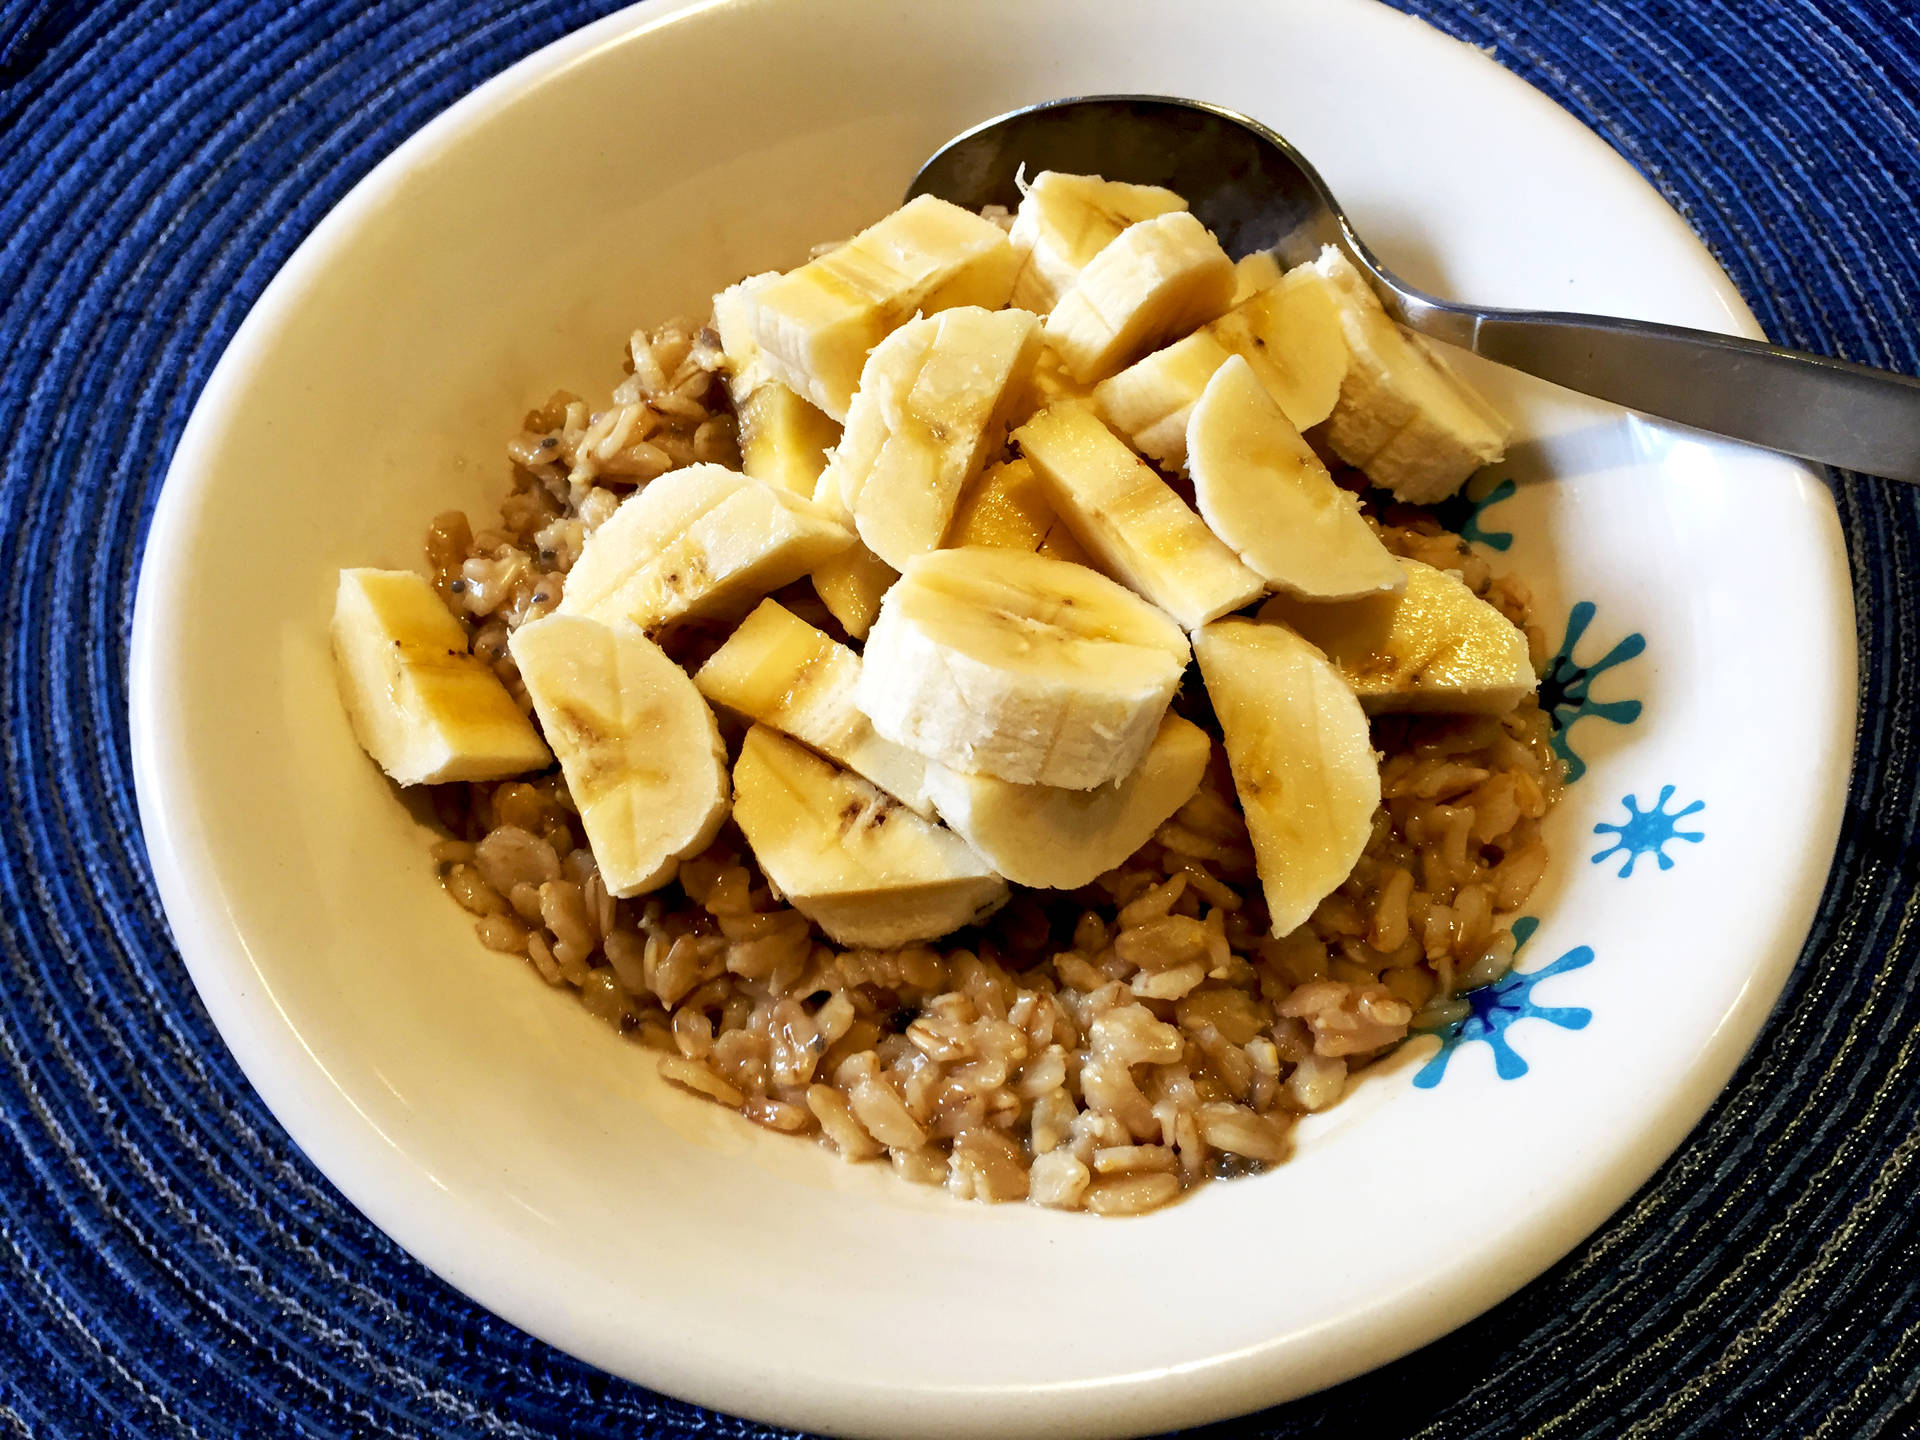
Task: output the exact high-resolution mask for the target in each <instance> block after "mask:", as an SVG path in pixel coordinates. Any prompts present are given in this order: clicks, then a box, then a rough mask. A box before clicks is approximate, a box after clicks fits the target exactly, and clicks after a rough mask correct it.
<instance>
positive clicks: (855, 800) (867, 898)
mask: <svg viewBox="0 0 1920 1440" xmlns="http://www.w3.org/2000/svg"><path fill="white" fill-rule="evenodd" d="M733 792H734V801H733V817H734V819H735V820H736V821H737V822H738V823H739V825H740V830H741V833H742V834H744V835H745V836H746V837H747V843H748V845H750V846H752V847H753V854H754V858H755V859H756V860H758V861H759V862H760V868H761V869H762V870H763V871H765V872H766V876H767V878H768V879H769V880H771V881H772V882H773V884H774V885H775V887H776V888H777V889H778V890H779V891H780V893H781V894H782V895H784V896H785V897H786V899H787V901H788V903H789V904H791V905H792V906H793V907H794V908H795V909H797V910H798V911H800V913H801V914H803V915H805V916H806V917H807V918H808V919H809V920H811V921H813V923H814V924H816V925H818V926H819V927H820V928H821V929H822V930H824V931H825V932H826V933H827V934H828V935H829V936H830V937H832V938H833V939H834V940H836V941H838V942H839V943H840V944H842V945H869V946H874V947H887V946H893V945H907V944H911V943H913V942H915V941H918V940H934V939H937V938H939V937H940V936H942V935H946V934H950V933H951V932H953V931H955V930H958V929H960V928H961V927H962V926H963V925H971V924H973V923H975V922H976V921H980V920H984V919H985V918H986V917H987V916H989V915H991V914H992V913H993V912H994V911H995V910H998V909H999V908H1000V907H1001V906H1002V905H1004V904H1005V903H1006V901H1007V893H1008V892H1007V882H1006V881H1005V880H1002V879H1001V878H1000V877H999V876H998V875H996V874H994V873H993V871H992V870H990V869H988V868H987V864H986V862H985V861H984V860H982V859H981V858H980V857H979V856H978V855H976V854H974V853H973V851H972V850H970V849H969V848H968V847H967V843H966V842H965V841H964V840H962V839H961V838H960V837H959V836H958V835H955V834H954V833H953V832H952V831H951V830H946V829H943V828H941V827H940V826H938V825H934V824H932V823H930V822H929V821H926V820H922V819H921V818H920V817H919V816H918V815H916V814H914V813H913V812H912V811H911V810H908V809H905V808H904V807H902V806H901V805H900V804H899V803H898V802H897V801H895V800H893V799H892V798H891V797H890V796H887V795H885V794H883V793H882V792H881V791H880V790H878V789H877V788H875V787H874V786H873V785H871V784H869V783H868V782H867V781H865V780H862V779H861V778H860V777H859V776H858V775H855V774H852V773H851V772H849V771H846V770H842V769H841V768H840V767H839V766H837V765H835V764H834V763H833V762H832V761H830V760H825V759H822V758H821V757H820V756H818V755H816V754H814V753H813V751H811V750H809V749H807V748H806V747H805V746H804V745H801V744H799V743H798V742H797V741H794V740H789V739H787V738H786V737H785V736H784V735H781V734H779V733H778V732H776V731H774V730H771V729H769V728H768V727H766V726H765V725H756V726H754V727H753V729H751V730H749V731H748V732H747V738H746V740H745V742H744V743H743V744H742V745H741V747H740V758H739V760H738V761H736V762H735V764H734V767H733Z"/></svg>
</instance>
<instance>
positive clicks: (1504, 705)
mask: <svg viewBox="0 0 1920 1440" xmlns="http://www.w3.org/2000/svg"><path fill="white" fill-rule="evenodd" d="M1398 563H1399V565H1400V568H1401V572H1402V574H1403V575H1404V576H1405V579H1406V585H1405V588H1404V589H1402V590H1401V591H1400V593H1399V594H1397V595H1380V596H1372V597H1369V598H1367V599H1364V600H1351V601H1348V602H1347V603H1345V604H1342V605H1311V604H1306V603H1303V602H1301V601H1298V600H1294V599H1291V598H1288V597H1281V596H1275V597H1274V598H1273V599H1272V600H1270V601H1268V602H1267V603H1266V604H1265V605H1264V606H1262V607H1261V610H1260V618H1261V619H1262V620H1279V621H1284V622H1285V623H1286V624H1288V625H1290V626H1292V627H1293V629H1295V630H1297V631H1299V632H1300V634H1301V635H1303V636H1305V637H1306V638H1307V639H1308V640H1310V641H1312V642H1313V643H1314V644H1315V645H1318V646H1319V647H1320V648H1321V650H1323V651H1325V652H1326V656H1327V659H1328V660H1330V661H1331V662H1332V663H1333V666H1334V668H1335V669H1337V670H1338V671H1339V672H1340V673H1341V675H1342V676H1344V677H1345V678H1346V681H1347V683H1348V684H1349V685H1351V686H1352V687H1353V692H1354V693H1355V694H1356V695H1358V696H1359V697H1360V704H1361V705H1362V706H1363V707H1364V708H1365V709H1366V710H1367V712H1368V713H1369V714H1373V715H1378V714H1381V713H1382V712H1385V711H1390V710H1414V711H1449V712H1460V713H1468V714H1477V715H1504V714H1506V713H1507V712H1508V711H1509V710H1511V709H1513V707H1514V706H1515V705H1518V704H1519V703H1520V701H1521V700H1522V699H1523V698H1525V697H1526V696H1528V695H1531V694H1533V692H1534V691H1535V690H1536V689H1537V688H1538V684H1539V682H1538V681H1537V679H1536V678H1535V676H1534V673H1533V662H1532V660H1531V659H1530V658H1529V657H1528V654H1527V637H1526V636H1525V635H1524V634H1522V633H1521V631H1520V628H1519V627H1518V626H1517V625H1515V624H1514V623H1513V622H1512V621H1511V620H1509V619H1507V617H1506V616H1504V615H1502V614H1501V613H1500V612H1499V611H1498V610H1496V609H1494V608H1493V606H1491V605H1489V604H1488V603H1487V602H1486V601H1485V600H1482V599H1481V598H1480V597H1479V596H1478V595H1476V594H1474V593H1473V591H1472V590H1470V589H1468V588H1467V585H1466V583H1465V582H1464V581H1463V580H1461V579H1460V577H1459V576H1458V575H1453V574H1450V573H1448V572H1447V571H1445V570H1436V569H1435V568H1434V567H1433V566H1431V565H1423V564H1422V563H1421V562H1420V561H1418V560H1401V561H1399V562H1398Z"/></svg>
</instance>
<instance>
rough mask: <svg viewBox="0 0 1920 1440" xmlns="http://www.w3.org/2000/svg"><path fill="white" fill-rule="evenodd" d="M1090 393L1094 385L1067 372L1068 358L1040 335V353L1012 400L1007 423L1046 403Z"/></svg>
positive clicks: (1019, 420) (1019, 421)
mask: <svg viewBox="0 0 1920 1440" xmlns="http://www.w3.org/2000/svg"><path fill="white" fill-rule="evenodd" d="M1092 394H1093V386H1091V385H1082V384H1081V383H1080V382H1079V381H1078V380H1076V379H1074V378H1073V376H1072V375H1071V374H1069V373H1068V372H1067V362H1066V361H1064V360H1062V359H1061V358H1060V355H1059V352H1058V351H1056V350H1055V349H1054V348H1053V347H1052V346H1051V345H1048V344H1047V343H1046V342H1045V340H1044V339H1043V340H1042V341H1041V344H1040V357H1039V359H1037V360H1035V361H1034V363H1033V373H1032V374H1031V375H1029V376H1028V377H1027V384H1026V388H1025V390H1024V391H1023V392H1022V393H1021V395H1020V397H1019V398H1018V399H1017V400H1016V401H1015V402H1014V404H1013V407H1012V410H1011V412H1010V414H1009V416H1008V423H1009V424H1013V425H1020V424H1023V423H1025V422H1026V421H1027V420H1028V419H1030V418H1032V417H1033V416H1034V415H1036V414H1038V413H1039V412H1040V411H1042V410H1044V409H1046V408H1047V407H1048V406H1049V405H1055V404H1058V403H1059V402H1060V401H1062V400H1085V399H1086V398H1088V397H1089V396H1090V395H1092Z"/></svg>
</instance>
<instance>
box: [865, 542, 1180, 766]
mask: <svg viewBox="0 0 1920 1440" xmlns="http://www.w3.org/2000/svg"><path fill="white" fill-rule="evenodd" d="M1187 654H1188V650H1187V641H1186V637H1185V636H1184V635H1182V634H1181V633H1180V629H1179V627H1178V626H1177V625H1175V624H1174V623H1173V622H1172V621H1171V620H1170V619H1168V618H1167V617H1166V616H1165V615H1163V614H1161V613H1160V612H1159V611H1158V610H1156V609H1154V608H1153V607H1152V606H1151V605H1148V604H1147V603H1146V602H1145V601H1143V600H1141V599H1139V598H1138V597H1137V596H1135V595H1132V594H1130V593H1128V592H1127V591H1126V590H1124V589H1122V588H1121V587H1120V586H1118V585H1116V584H1114V583H1113V581H1111V580H1109V579H1107V578H1106V577H1105V576H1103V575H1099V574H1096V573H1095V572H1094V571H1092V570H1089V569H1087V568H1085V567H1084V566H1080V565H1072V564H1068V563H1067V562H1065V561H1062V560H1054V559H1050V558H1048V557H1047V556H1044V555H1028V554H1024V553H1022V552H1020V551H1017V550H991V549H983V548H977V547H968V548H967V549H964V550H936V551H934V552H933V553H932V554H930V555H921V556H919V557H917V558H916V559H915V560H914V561H913V562H912V563H911V564H909V565H908V566H907V568H906V569H905V570H903V571H902V572H901V574H900V579H899V581H898V582H896V583H895V585H894V587H893V589H891V590H889V591H888V592H887V598H886V601H885V602H884V603H883V604H882V605H881V607H880V618H879V619H878V620H876V621H875V622H874V625H873V630H872V632H871V633H870V634H869V635H868V636H867V648H866V654H865V657H864V660H863V663H862V666H861V671H860V691H859V699H860V708H861V709H862V710H864V711H865V712H866V713H867V716H868V718H869V719H871V720H872V721H873V727H874V729H876V730H878V731H879V732H880V733H881V734H882V735H884V736H886V737H887V738H888V739H889V740H894V741H897V742H898V743H900V744H902V745H905V746H906V747H907V748H908V749H910V750H913V751H916V752H918V753H919V754H921V755H924V756H926V757H927V758H928V759H931V760H937V761H939V762H940V763H941V764H943V765H946V766H948V767H949V768H951V769H954V770H959V771H961V772H963V773H965V774H969V775H992V776H996V777H997V778H999V779H1002V780H1010V781H1013V782H1014V783H1015V784H1020V785H1057V786H1062V787H1065V788H1067V789H1074V790H1088V789H1092V788H1093V787H1094V786H1096V785H1104V784H1105V783H1106V782H1107V781H1109V780H1113V779H1117V778H1118V777H1120V776H1122V775H1125V774H1127V773H1129V772H1130V771H1132V770H1133V768H1134V767H1135V766H1136V765H1138V764H1139V763H1140V759H1141V757H1142V756H1143V755H1145V754H1146V751H1147V747H1148V746H1149V745H1150V744H1152V742H1153V737H1154V735H1155V733H1156V732H1157V731H1158V729H1159V726H1160V717H1161V716H1162V715H1163V714H1165V713H1166V708H1167V702H1168V701H1169V700H1171V699H1172V698H1173V692H1174V691H1175V689H1177V688H1178V687H1179V684H1180V676H1181V673H1182V672H1183V671H1184V670H1185V668H1186V663H1187Z"/></svg>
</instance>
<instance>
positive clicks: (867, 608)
mask: <svg viewBox="0 0 1920 1440" xmlns="http://www.w3.org/2000/svg"><path fill="white" fill-rule="evenodd" d="M813 503H814V504H815V505H818V506H819V507H820V508H821V510H823V511H825V512H826V513H827V514H828V515H830V516H831V517H832V518H833V519H834V520H835V521H837V522H838V523H839V524H841V525H844V526H846V527H847V529H849V530H852V529H853V512H852V511H851V510H849V509H847V506H846V502H845V501H844V500H842V499H841V498H840V482H839V480H838V478H837V477H836V476H835V475H834V473H833V471H832V470H831V469H827V470H822V471H821V472H820V479H819V480H818V481H817V482H816V483H815V486H814V491H813ZM808 578H809V579H811V580H812V581H813V592H814V594H816V595H818V596H819V597H820V601H821V603H822V604H824V605H825V606H826V607H827V611H828V613H829V614H831V615H832V616H833V618H834V619H835V620H838V621H839V622H840V628H841V629H842V630H845V631H846V632H847V634H848V636H849V637H850V638H852V639H855V640H864V639H866V638H867V630H868V629H869V627H871V626H872V624H873V617H874V616H876V615H878V614H879V613H880V601H881V600H882V599H883V598H884V597H885V595H886V593H887V591H888V590H889V589H890V588H891V587H892V585H893V582H894V581H896V580H898V579H899V578H900V572H899V571H898V570H896V569H894V568H893V567H892V566H891V565H889V564H887V562H886V561H884V560H882V559H881V558H880V557H879V556H878V555H876V554H874V553H873V552H872V551H871V550H869V549H867V547H866V546H865V545H862V544H861V543H860V541H859V540H858V539H855V541H854V542H853V544H851V545H849V546H848V547H847V548H846V549H844V550H842V551H841V552H840V553H839V554H838V555H833V556H829V557H828V558H827V559H825V560H822V561H821V562H820V563H819V564H818V565H816V566H814V567H813V573H812V575H811V576H809V577H808Z"/></svg>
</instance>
